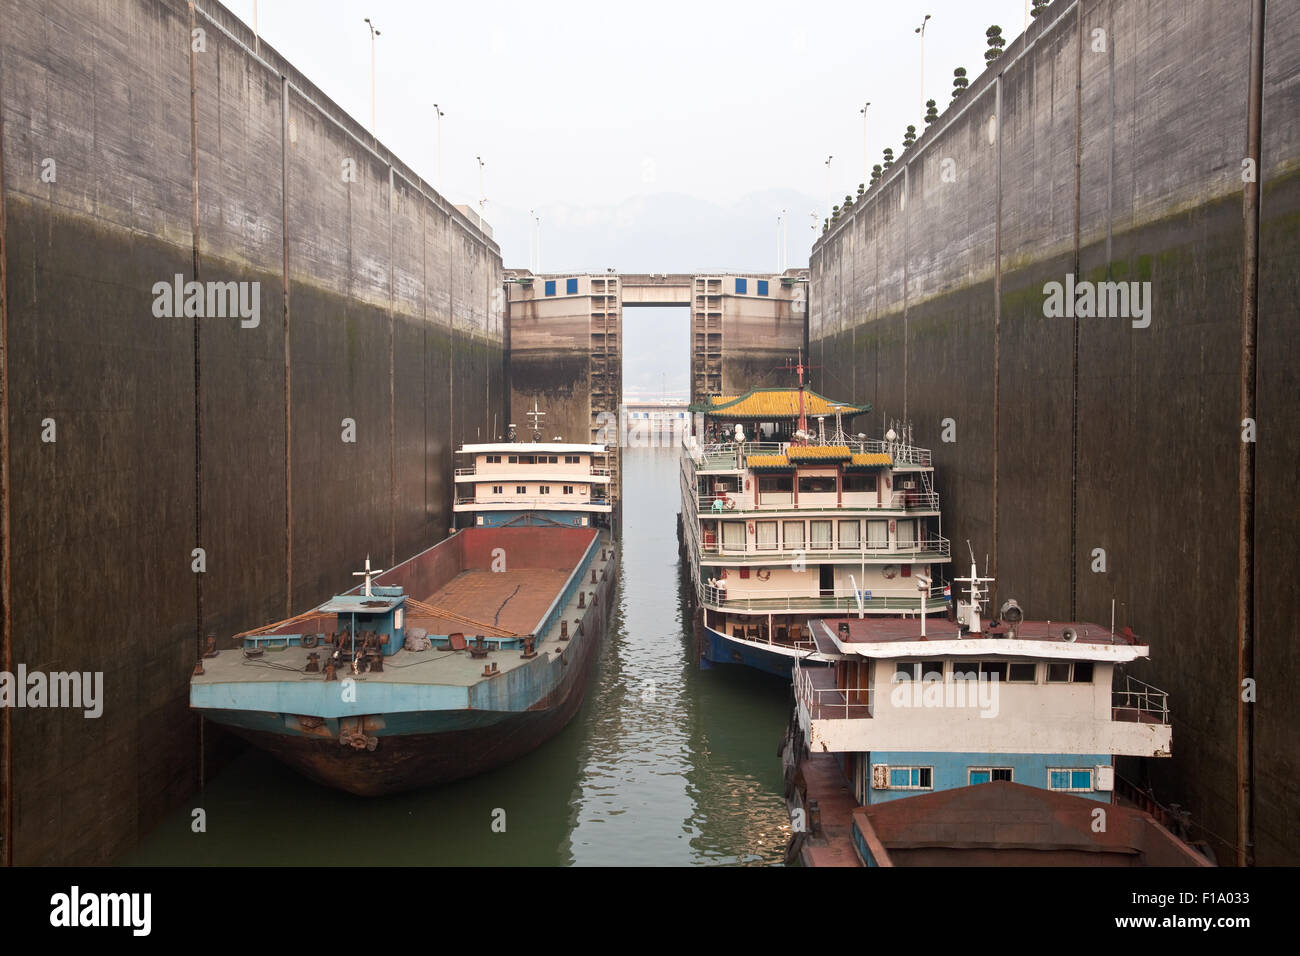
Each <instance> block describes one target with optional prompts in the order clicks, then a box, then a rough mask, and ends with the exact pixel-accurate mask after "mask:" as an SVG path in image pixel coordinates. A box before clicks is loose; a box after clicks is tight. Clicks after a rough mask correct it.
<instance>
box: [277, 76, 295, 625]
mask: <svg viewBox="0 0 1300 956" xmlns="http://www.w3.org/2000/svg"><path fill="white" fill-rule="evenodd" d="M280 241H281V249H280V256H281V259H280V287H281V292H282V299H283V307H284V613H285V616H286V617H288V616H291V615H292V614H293V353H292V350H291V338H290V321H291V320H290V314H289V77H288V76H285V75H284V74H281V75H280Z"/></svg>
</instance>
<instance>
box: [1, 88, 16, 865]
mask: <svg viewBox="0 0 1300 956" xmlns="http://www.w3.org/2000/svg"><path fill="white" fill-rule="evenodd" d="M0 77H3V71H0ZM3 89H4V87H3V80H2V79H0V91H3ZM6 216H7V212H6V207H5V162H4V102H3V98H2V97H0V606H2V608H3V609H2V610H0V615H2V616H3V621H0V645H3V648H4V650H3V653H0V667H3V668H4V671H5V673H6V674H12V673H13V671H14V663H13V609H12V607H11V606H10V600H11V598H12V594H13V592H12V589H11V588H10V579H9V562H10V551H9V491H10V490H9V269H8V258H7V257H8V252H7V251H6V248H7V247H6V245H5V231H6V230H5V218H6ZM10 710H11V708H9V707H3V708H0V734H3V736H4V753H3V767H2V768H0V799H2V800H3V801H4V861H3V862H4V865H5V866H13V864H14V793H13V722H12V717H11V715H10V713H9V711H10Z"/></svg>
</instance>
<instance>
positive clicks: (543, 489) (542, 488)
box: [537, 485, 551, 495]
mask: <svg viewBox="0 0 1300 956" xmlns="http://www.w3.org/2000/svg"><path fill="white" fill-rule="evenodd" d="M537 493H538V494H539V495H549V494H550V493H551V486H550V485H538V486H537Z"/></svg>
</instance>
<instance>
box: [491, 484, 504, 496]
mask: <svg viewBox="0 0 1300 956" xmlns="http://www.w3.org/2000/svg"><path fill="white" fill-rule="evenodd" d="M504 490H505V488H504V486H502V485H493V486H492V494H494V495H499V494H501V493H502V492H503V491H504Z"/></svg>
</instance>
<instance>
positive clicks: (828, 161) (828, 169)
mask: <svg viewBox="0 0 1300 956" xmlns="http://www.w3.org/2000/svg"><path fill="white" fill-rule="evenodd" d="M834 158H835V157H834V156H827V157H826V219H827V220H828V221H829V220H830V218H831V160H832V159H834Z"/></svg>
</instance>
